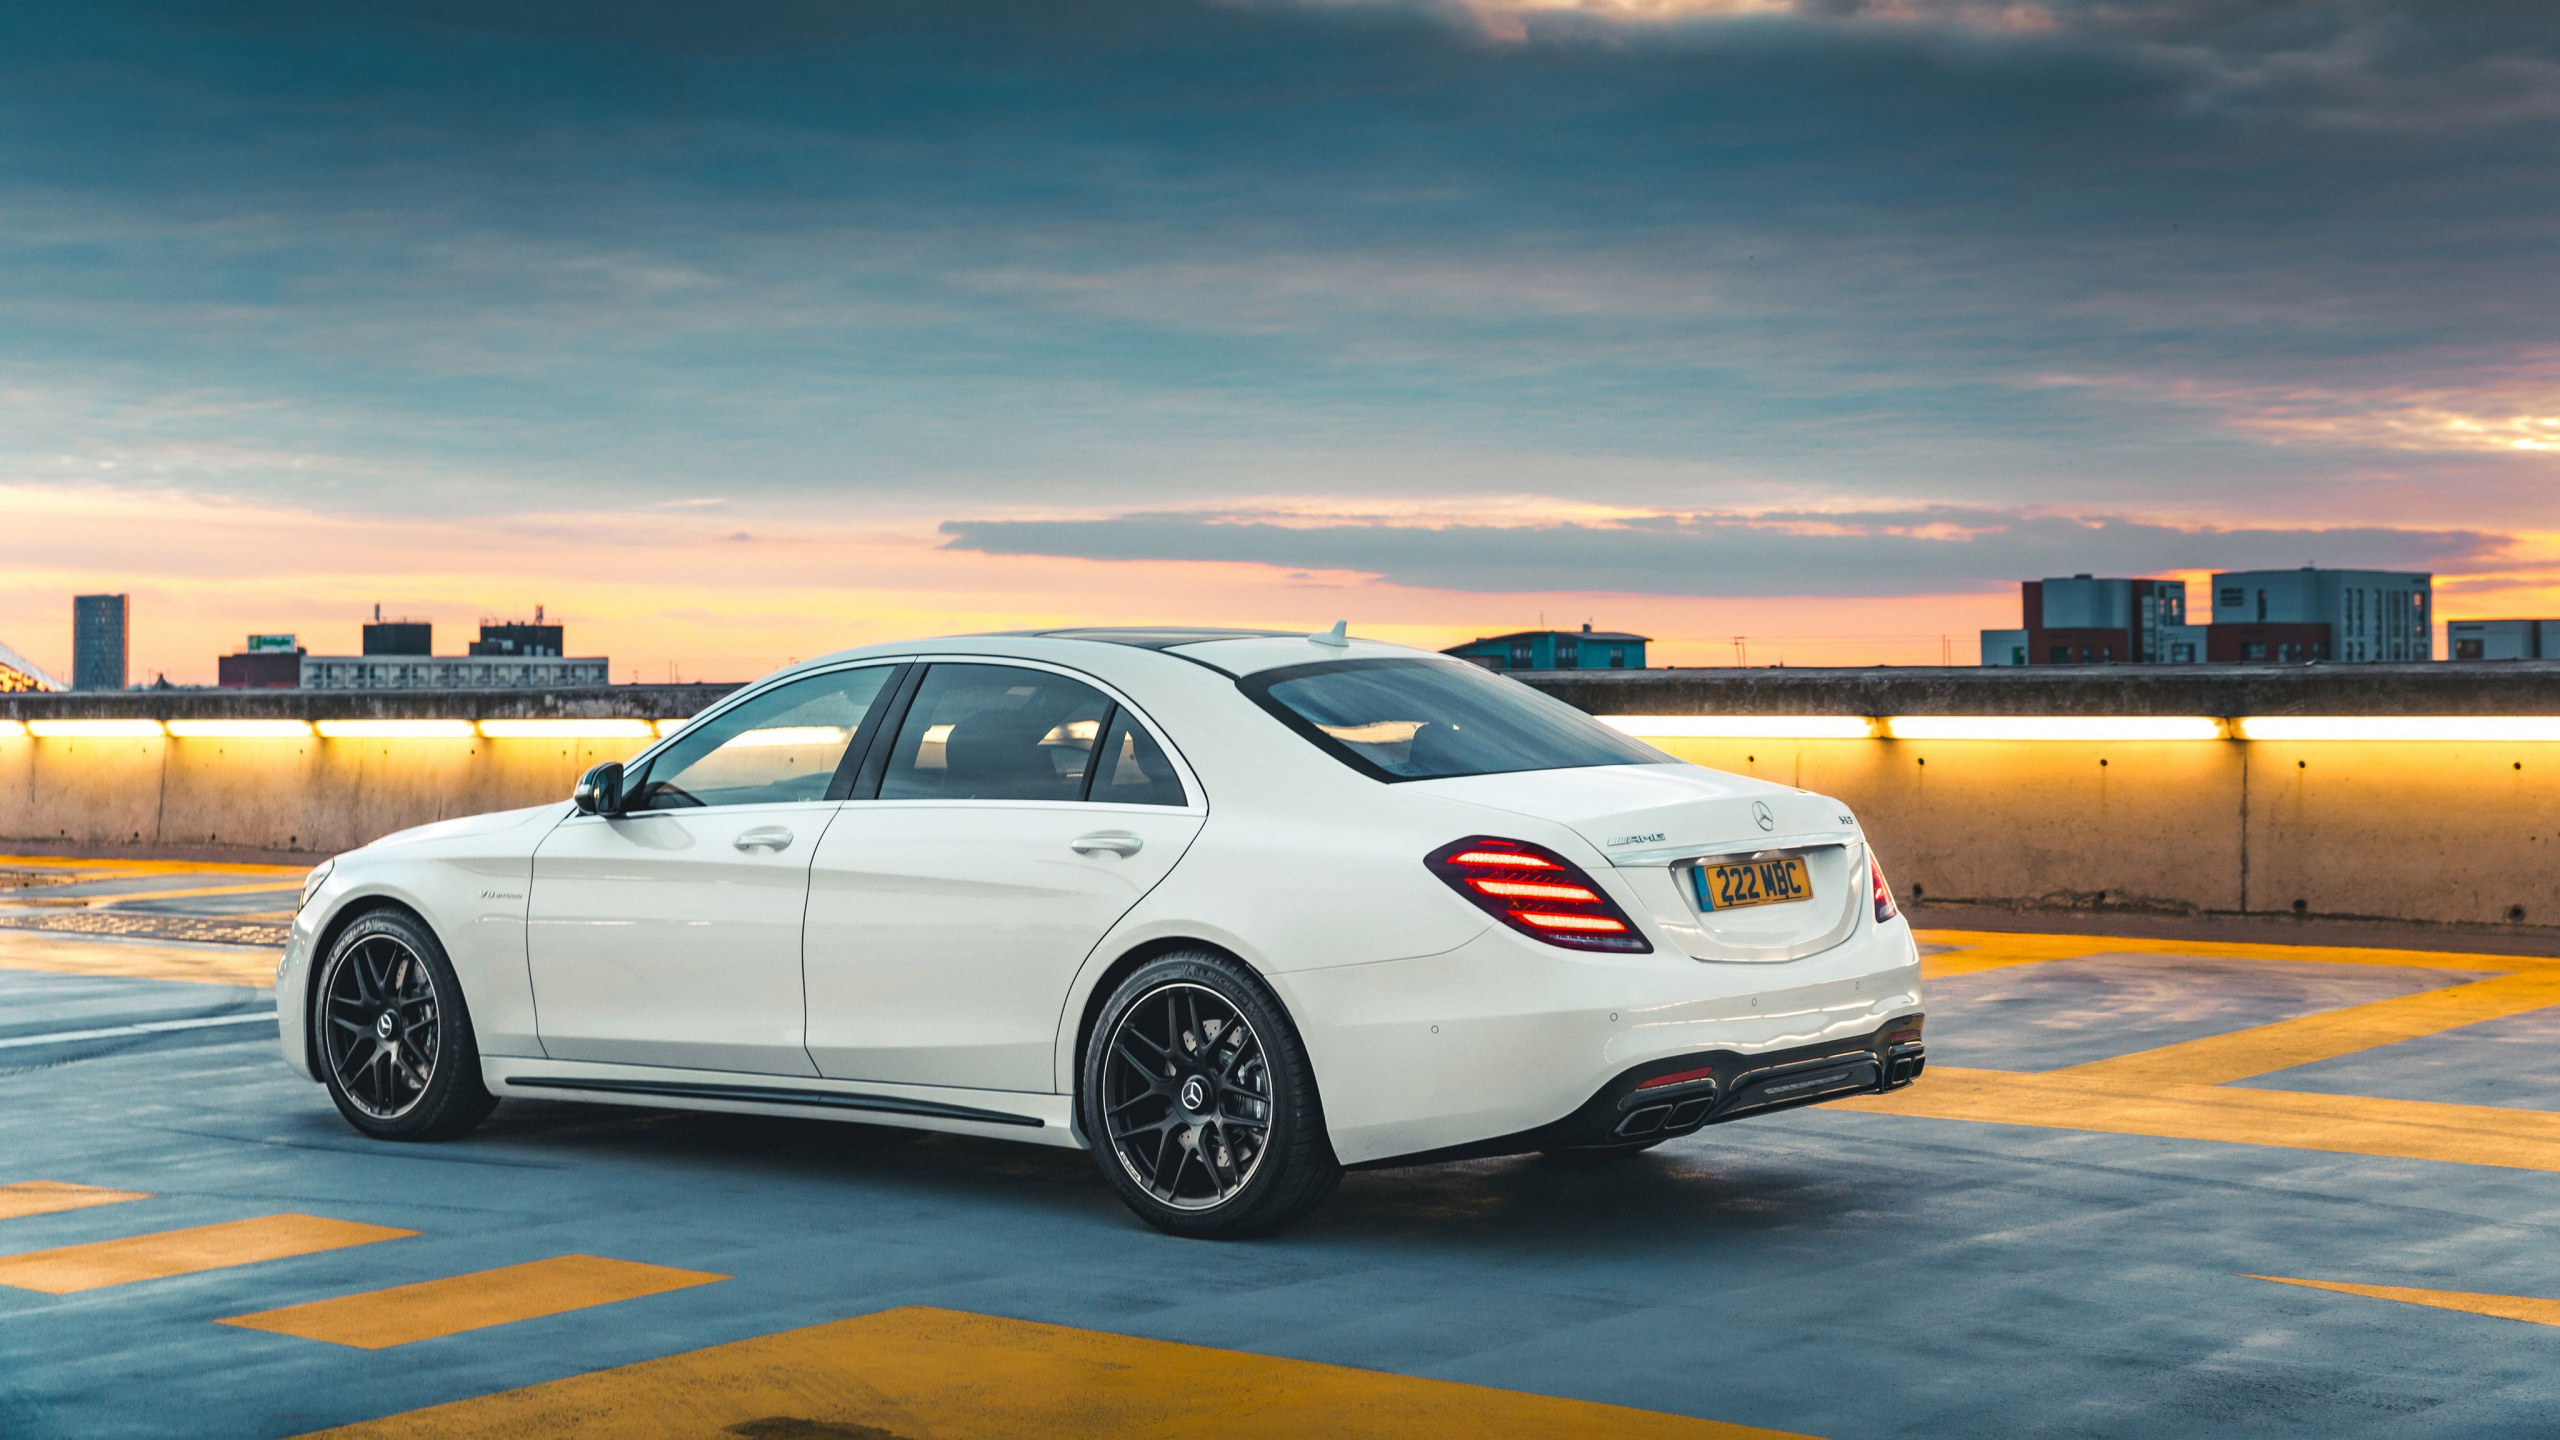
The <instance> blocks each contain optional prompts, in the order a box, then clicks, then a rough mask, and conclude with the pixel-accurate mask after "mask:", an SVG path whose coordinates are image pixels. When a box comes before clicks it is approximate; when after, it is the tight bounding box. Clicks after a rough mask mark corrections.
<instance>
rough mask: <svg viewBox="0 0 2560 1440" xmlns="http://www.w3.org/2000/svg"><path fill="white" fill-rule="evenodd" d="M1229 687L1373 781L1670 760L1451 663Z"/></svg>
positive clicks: (1380, 664) (1318, 669) (1332, 669)
mask: <svg viewBox="0 0 2560 1440" xmlns="http://www.w3.org/2000/svg"><path fill="white" fill-rule="evenodd" d="M1236 683H1237V685H1238V686H1239V687H1240V688H1241V689H1243V691H1244V692H1245V693H1246V694H1247V695H1249V696H1251V697H1253V698H1254V699H1255V700H1256V701H1258V702H1259V703H1260V704H1261V705H1262V707H1263V708H1264V709H1266V710H1269V711H1270V712H1271V713H1272V714H1274V715H1276V716H1278V717H1279V718H1280V720H1281V722H1282V723H1283V724H1286V725H1287V726H1289V728H1291V729H1293V730H1295V731H1297V732H1298V733H1299V734H1301V735H1304V736H1306V737H1307V738H1308V739H1309V740H1312V741H1314V742H1315V743H1316V744H1317V745H1318V746H1319V747H1321V748H1322V749H1324V750H1326V751H1328V752H1330V753H1331V754H1333V755H1334V756H1336V757H1337V758H1339V759H1341V760H1342V761H1343V762H1344V763H1345V764H1348V765H1350V766H1351V767H1352V768H1354V769H1356V770H1360V771H1362V772H1364V773H1366V774H1370V775H1374V776H1376V777H1378V778H1379V779H1382V780H1427V779H1432V778H1434V777H1437V776H1445V775H1498V774H1505V773H1508V772H1510V771H1514V770H1567V769H1574V768H1578V767H1581V766H1586V765H1663V764H1677V763H1679V762H1677V761H1675V760H1673V759H1672V758H1671V757H1670V756H1668V755H1665V754H1663V753H1662V752H1661V751H1659V750H1656V749H1654V748H1653V747H1652V746H1650V745H1645V744H1641V743H1639V742H1637V741H1635V740H1631V739H1629V738H1627V737H1626V736H1624V735H1621V734H1619V733H1618V732H1617V731H1615V730H1612V729H1610V728H1609V727H1608V726H1606V725H1603V724H1601V723H1600V722H1599V721H1597V720H1594V719H1592V718H1591V717H1590V716H1588V715H1585V714H1583V713H1582V712H1581V711H1579V710H1576V709H1574V708H1573V707H1572V706H1570V705H1567V704H1565V703H1564V702H1563V701H1561V700H1556V699H1552V698H1550V697H1548V696H1546V695H1542V694H1540V693H1538V692H1537V691H1535V690H1532V689H1530V688H1529V687H1528V686H1526V685H1523V684H1521V683H1519V682H1518V681H1516V680H1506V679H1504V678H1502V677H1500V676H1497V675H1489V674H1487V673H1485V672H1484V671H1482V670H1479V669H1477V668H1476V667H1475V666H1473V665H1467V664H1462V663H1459V662H1456V661H1443V660H1336V661H1332V662H1330V663H1327V664H1319V665H1295V666H1291V667H1289V668H1288V669H1285V670H1268V671H1264V672H1263V673H1262V674H1259V675H1249V676H1247V677H1245V678H1244V679H1243V680H1240V681H1238V682H1236Z"/></svg>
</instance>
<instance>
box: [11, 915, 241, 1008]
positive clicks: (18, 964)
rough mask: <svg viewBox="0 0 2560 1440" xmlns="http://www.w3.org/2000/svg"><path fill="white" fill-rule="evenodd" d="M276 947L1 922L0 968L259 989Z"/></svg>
mask: <svg viewBox="0 0 2560 1440" xmlns="http://www.w3.org/2000/svg"><path fill="white" fill-rule="evenodd" d="M223 918H225V919H228V918H232V917H228V916H226V917H223ZM280 953H281V952H280V951H275V950H267V949H262V948H260V947H257V946H253V945H153V944H146V943H142V942H139V941H130V940H104V939H85V938H72V937H70V936H66V935H64V934H62V933H61V932H59V931H45V930H11V929H7V928H5V927H0V970H38V971H43V972H45V973H48V974H54V975H114V976H119V977H122V978H125V979H135V980H192V981H195V982H197V983H199V984H205V985H242V986H250V987H253V988H257V989H262V990H263V989H271V988H273V987H274V985H275V983H276V957H277V956H278V955H279V954H280Z"/></svg>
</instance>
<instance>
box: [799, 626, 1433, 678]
mask: <svg viewBox="0 0 2560 1440" xmlns="http://www.w3.org/2000/svg"><path fill="white" fill-rule="evenodd" d="M1317 634H1322V632H1317ZM1317 634H1309V633H1306V632H1304V631H1298V630H1223V629H1213V628H1208V627H1200V628H1177V627H1170V626H1128V627H1116V626H1091V627H1083V628H1077V629H1068V630H1007V631H996V632H992V633H981V634H977V635H941V636H928V637H919V638H917V639H914V640H902V641H892V642H886V643H882V644H875V645H864V646H859V647H857V648H854V649H850V650H839V651H836V652H835V653H834V654H831V655H821V656H818V657H817V658H815V659H812V660H806V661H803V662H801V663H800V664H798V665H795V666H792V667H790V668H789V669H788V670H779V671H776V672H774V673H773V674H772V675H768V676H764V677H761V678H760V679H759V680H758V681H757V682H756V683H757V684H758V685H762V684H764V683H766V682H767V681H771V680H778V679H780V678H782V677H783V676H785V675H794V674H799V673H801V672H804V671H808V670H813V669H820V668H823V667H826V666H829V665H838V664H842V663H844V662H846V661H848V660H867V659H873V658H883V657H889V656H896V655H912V654H918V653H925V652H931V651H940V652H942V653H945V654H953V653H958V654H976V655H985V656H988V657H990V658H997V657H1003V656H1008V655H1009V656H1014V657H1017V658H1026V659H1027V658H1040V657H1041V647H1042V646H1043V645H1046V644H1049V643H1052V642H1056V643H1061V644H1063V645H1065V646H1074V645H1078V644H1084V645H1108V646H1111V647H1113V648H1115V649H1136V650H1151V651H1154V652H1156V653H1157V654H1160V655H1166V656H1169V657H1172V658H1174V659H1178V660H1188V661H1190V662H1192V663H1193V664H1195V665H1201V666H1205V667H1206V668H1208V669H1211V670H1215V671H1219V672H1221V673H1223V674H1226V675H1230V676H1236V677H1239V678H1241V677H1243V676H1246V675H1251V674H1253V673H1255V672H1256V671H1261V670H1271V669H1277V668H1279V667H1281V666H1286V665H1307V664H1315V663H1320V662H1323V661H1327V660H1385V659H1399V660H1425V661H1432V662H1435V663H1439V664H1447V665H1463V664H1465V663H1467V662H1465V661H1463V660H1455V659H1451V658H1450V657H1448V656H1445V655H1442V654H1439V653H1438V652H1436V651H1431V650H1417V649H1414V648H1413V647H1411V646H1408V645H1392V644H1389V643H1387V642H1385V641H1382V640H1364V639H1361V638H1360V637H1358V636H1351V637H1349V638H1347V639H1345V640H1343V641H1340V642H1338V643H1337V642H1336V641H1334V639H1333V637H1331V636H1330V635H1326V636H1324V638H1323V639H1321V640H1319V639H1318V638H1317ZM1073 653H1074V651H1073V650H1072V649H1068V650H1066V651H1065V653H1063V654H1061V653H1056V652H1052V653H1051V654H1049V655H1048V656H1047V657H1045V658H1049V659H1052V660H1064V659H1066V658H1067V656H1068V655H1072V654H1073ZM1097 658H1098V657H1097Z"/></svg>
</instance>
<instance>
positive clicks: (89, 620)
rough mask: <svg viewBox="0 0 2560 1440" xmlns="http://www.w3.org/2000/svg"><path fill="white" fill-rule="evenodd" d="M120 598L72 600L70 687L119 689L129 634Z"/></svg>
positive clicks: (96, 597) (123, 600)
mask: <svg viewBox="0 0 2560 1440" xmlns="http://www.w3.org/2000/svg"><path fill="white" fill-rule="evenodd" d="M125 599H126V597H125V596H122V595H75V596H73V597H71V688H72V689H74V690H121V689H123V688H124V686H125V659H126V648H127V644H128V642H129V641H130V640H131V639H132V632H131V630H130V628H129V627H128V614H127V610H126V606H125Z"/></svg>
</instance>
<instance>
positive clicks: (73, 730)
mask: <svg viewBox="0 0 2560 1440" xmlns="http://www.w3.org/2000/svg"><path fill="white" fill-rule="evenodd" d="M27 730H28V733H30V734H33V735H36V736H39V737H41V738H43V739H47V740H110V739H114V740H138V739H142V738H144V737H146V736H154V735H158V734H160V733H161V730H160V722H159V721H157V720H30V721H28V722H27Z"/></svg>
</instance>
